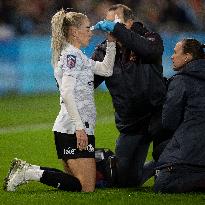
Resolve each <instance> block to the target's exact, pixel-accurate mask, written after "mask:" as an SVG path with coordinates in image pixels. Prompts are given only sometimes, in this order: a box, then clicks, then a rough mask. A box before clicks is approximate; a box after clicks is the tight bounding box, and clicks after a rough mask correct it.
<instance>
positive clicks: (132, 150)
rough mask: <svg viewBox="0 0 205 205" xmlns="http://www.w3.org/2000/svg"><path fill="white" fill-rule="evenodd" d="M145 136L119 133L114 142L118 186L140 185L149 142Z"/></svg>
mask: <svg viewBox="0 0 205 205" xmlns="http://www.w3.org/2000/svg"><path fill="white" fill-rule="evenodd" d="M145 137H146V136H144V135H137V134H124V133H121V134H120V136H119V138H118V139H117V142H116V149H115V154H116V160H117V162H116V168H117V185H118V186H119V187H137V186H140V185H141V181H142V178H143V167H144V163H145V160H146V157H147V153H148V149H149V145H150V142H146V141H145V140H144V139H145Z"/></svg>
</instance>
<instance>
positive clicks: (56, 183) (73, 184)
mask: <svg viewBox="0 0 205 205" xmlns="http://www.w3.org/2000/svg"><path fill="white" fill-rule="evenodd" d="M40 182H41V183H43V184H46V185H48V186H52V187H55V188H58V189H60V190H63V191H78V192H80V191H81V190H82V186H81V183H80V181H79V180H78V179H77V178H76V177H74V176H72V175H69V174H66V173H64V172H55V171H48V170H45V171H43V175H42V177H41V179H40Z"/></svg>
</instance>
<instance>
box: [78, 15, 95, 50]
mask: <svg viewBox="0 0 205 205" xmlns="http://www.w3.org/2000/svg"><path fill="white" fill-rule="evenodd" d="M91 37H92V31H91V30H90V21H89V20H88V19H87V18H86V19H85V20H83V22H82V24H81V26H80V27H79V28H78V39H79V43H80V45H81V46H82V47H86V46H87V45H88V44H89V41H90V38H91Z"/></svg>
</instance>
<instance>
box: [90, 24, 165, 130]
mask: <svg viewBox="0 0 205 205" xmlns="http://www.w3.org/2000/svg"><path fill="white" fill-rule="evenodd" d="M113 35H114V36H115V37H116V38H117V40H118V41H119V42H121V43H122V47H120V46H117V53H116V59H115V64H114V69H113V75H112V76H111V77H108V78H103V77H100V76H95V79H94V84H95V87H97V86H98V85H99V84H101V82H102V81H104V80H105V84H106V86H107V88H108V90H109V92H110V94H111V96H112V101H113V105H114V108H115V111H116V124H117V128H118V129H119V131H121V132H135V133H136V132H139V133H141V132H143V133H144V132H146V131H147V128H148V126H149V122H150V118H151V116H152V112H154V111H155V110H158V109H160V108H159V107H161V106H162V104H163V101H164V98H165V94H166V87H165V83H164V79H163V76H162V72H163V68H162V64H161V61H162V54H163V42H162V39H161V37H160V36H159V34H157V33H153V32H149V31H148V30H147V29H146V28H144V27H143V25H142V24H141V23H134V25H133V27H132V28H131V30H128V29H126V28H125V26H124V25H123V24H120V23H117V24H116V25H115V28H114V31H113ZM105 48H106V46H105V44H104V43H103V44H101V45H100V46H98V47H97V49H96V50H95V52H94V55H93V59H94V60H100V61H102V60H103V58H104V55H105Z"/></svg>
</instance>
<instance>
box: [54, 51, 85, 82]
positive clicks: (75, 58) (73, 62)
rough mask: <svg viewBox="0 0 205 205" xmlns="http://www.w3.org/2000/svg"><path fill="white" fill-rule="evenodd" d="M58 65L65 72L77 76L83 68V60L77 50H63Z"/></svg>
mask: <svg viewBox="0 0 205 205" xmlns="http://www.w3.org/2000/svg"><path fill="white" fill-rule="evenodd" d="M58 66H59V68H60V69H62V71H63V74H66V75H68V76H72V77H74V78H77V76H78V74H79V72H80V71H81V70H82V67H83V61H82V58H81V56H80V55H79V54H78V53H77V52H62V54H61V56H60V60H59V64H58Z"/></svg>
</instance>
